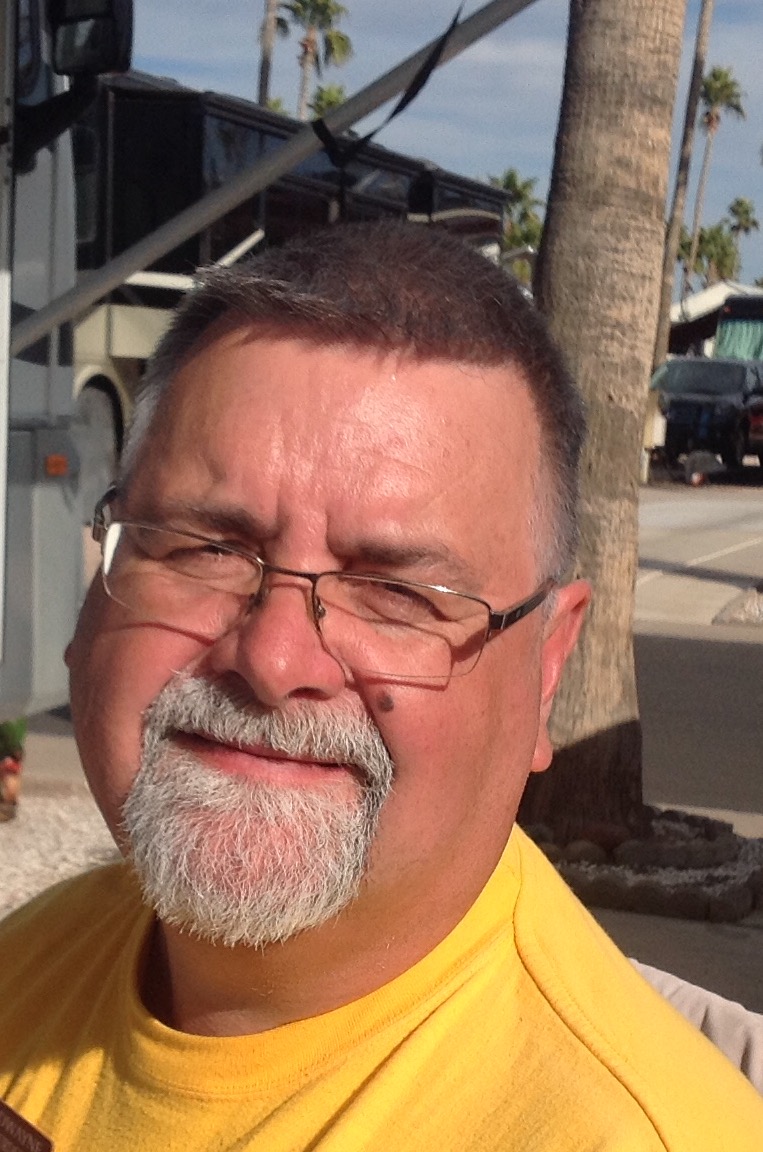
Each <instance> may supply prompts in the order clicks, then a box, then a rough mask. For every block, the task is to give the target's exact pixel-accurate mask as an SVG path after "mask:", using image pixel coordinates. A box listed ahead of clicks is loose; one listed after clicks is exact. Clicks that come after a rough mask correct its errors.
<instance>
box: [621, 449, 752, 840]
mask: <svg viewBox="0 0 763 1152" xmlns="http://www.w3.org/2000/svg"><path fill="white" fill-rule="evenodd" d="M747 473H748V474H747V483H746V484H744V485H731V484H729V483H714V484H711V485H708V486H706V487H703V488H699V489H693V488H689V487H688V486H686V485H684V484H673V485H670V486H667V485H664V486H659V487H656V488H648V489H645V490H642V494H641V506H640V549H639V553H640V561H639V573H638V578H637V585H636V625H635V626H636V667H637V675H638V681H639V699H640V705H641V715H642V722H643V728H644V791H645V794H646V798H647V799H648V800H649V801H651V802H653V803H665V804H677V805H680V806H681V807H687V806H693V807H700V808H710V809H719V810H722V811H723V812H725V813H727V814H728V818H729V819H733V820H734V821H735V823H736V825H737V827H738V829H739V831H742V832H745V833H747V834H749V835H757V836H763V616H762V617H761V620H760V622H759V623H758V624H752V623H748V624H745V625H729V624H723V623H713V621H714V620H716V618H717V616H718V614H719V613H722V612H723V610H724V609H728V607H729V605H734V604H738V603H740V602H741V601H742V600H744V598H745V596H747V597H748V598H749V596H750V590H751V589H753V588H755V587H756V586H757V585H758V584H763V483H762V482H761V481H763V473H762V472H761V470H759V469H749V470H747ZM756 603H757V598H756ZM760 603H761V607H762V608H763V597H761V598H760ZM737 814H741V815H737ZM745 814H751V815H745Z"/></svg>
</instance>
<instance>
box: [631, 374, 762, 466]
mask: <svg viewBox="0 0 763 1152" xmlns="http://www.w3.org/2000/svg"><path fill="white" fill-rule="evenodd" d="M651 386H652V389H654V390H655V391H656V392H657V393H658V403H659V408H660V411H661V412H662V414H663V416H664V417H665V421H666V427H665V459H666V461H667V462H668V464H675V462H676V461H677V460H678V457H679V456H680V455H682V454H683V453H688V452H694V451H696V450H697V449H704V450H706V451H709V452H715V453H717V454H718V455H719V456H720V457H721V459H722V460H723V463H724V464H725V465H726V467H727V468H734V469H736V468H741V466H742V461H743V459H744V457H745V456H746V455H748V453H753V454H756V455H758V458H759V460H760V461H761V464H763V458H761V453H763V443H758V437H757V436H756V435H755V429H753V436H752V438H751V436H750V422H751V416H752V417H753V424H754V425H756V426H757V423H758V420H757V411H756V405H757V402H758V400H763V361H761V360H705V359H702V358H697V359H680V358H679V359H676V360H668V361H667V362H666V363H665V364H661V365H660V367H659V368H658V369H657V371H656V372H655V374H654V376H653V377H652V385H651ZM753 413H754V414H755V415H753Z"/></svg>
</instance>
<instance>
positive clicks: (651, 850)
mask: <svg viewBox="0 0 763 1152" xmlns="http://www.w3.org/2000/svg"><path fill="white" fill-rule="evenodd" d="M661 847H662V845H661V844H660V843H659V842H658V841H656V840H626V841H625V842H624V843H623V844H620V845H619V846H618V847H617V848H615V850H614V852H613V853H612V858H613V859H614V861H615V863H616V864H622V865H625V866H626V867H627V868H637V869H638V868H653V867H655V866H656V865H658V864H659V863H660V849H661Z"/></svg>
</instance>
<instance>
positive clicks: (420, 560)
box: [351, 540, 482, 590]
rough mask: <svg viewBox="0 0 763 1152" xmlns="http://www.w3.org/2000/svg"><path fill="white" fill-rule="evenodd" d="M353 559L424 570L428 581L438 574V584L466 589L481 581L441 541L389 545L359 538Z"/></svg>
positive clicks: (399, 569) (389, 567) (391, 568)
mask: <svg viewBox="0 0 763 1152" xmlns="http://www.w3.org/2000/svg"><path fill="white" fill-rule="evenodd" d="M351 555H352V558H353V559H354V560H360V561H362V562H363V563H365V564H368V565H369V566H372V567H376V568H380V569H384V570H387V571H392V572H400V573H401V574H402V573H404V572H408V573H410V571H411V570H412V569H419V570H420V569H424V574H425V576H426V581H425V582H426V583H431V580H430V579H429V577H431V576H432V575H435V578H436V583H438V584H442V585H444V586H447V587H450V586H453V588H454V590H456V589H457V588H458V587H459V586H463V587H464V588H465V589H469V590H472V589H475V590H476V589H478V588H479V587H481V584H482V581H481V579H480V577H479V575H478V574H477V572H475V570H474V568H473V567H472V566H471V565H470V564H468V563H467V562H466V560H464V559H463V558H462V557H461V556H458V555H457V554H456V553H455V552H452V551H451V550H450V549H449V548H447V547H445V546H444V545H440V544H421V545H415V544H414V545H408V544H392V543H389V544H386V543H380V542H378V541H372V540H359V541H357V542H355V544H354V545H353V547H352V549H351Z"/></svg>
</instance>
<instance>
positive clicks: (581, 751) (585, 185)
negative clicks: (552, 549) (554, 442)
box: [520, 0, 685, 841]
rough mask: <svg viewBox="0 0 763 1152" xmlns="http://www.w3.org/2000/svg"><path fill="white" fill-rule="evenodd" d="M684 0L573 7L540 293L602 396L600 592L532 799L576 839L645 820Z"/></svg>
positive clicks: (583, 566)
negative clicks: (642, 706) (662, 382)
mask: <svg viewBox="0 0 763 1152" xmlns="http://www.w3.org/2000/svg"><path fill="white" fill-rule="evenodd" d="M684 9H685V0H571V4H570V23H569V35H568V45H567V63H566V68H565V78H564V92H563V96H562V108H561V114H560V120H559V128H558V132H557V138H556V148H555V155H554V168H553V174H552V179H551V189H550V193H549V201H548V211H547V215H546V222H545V226H544V230H543V239H542V242H541V250H540V255H539V260H538V266H537V269H536V279H535V293H536V299H537V301H538V303H539V306H540V308H541V309H542V311H543V312H545V313H546V315H547V317H548V320H549V323H550V326H551V330H552V332H553V334H554V335H555V337H556V338H557V340H558V341H559V343H560V345H561V348H562V350H563V352H564V353H565V355H566V358H567V361H568V363H569V365H570V367H571V369H572V372H573V374H574V375H575V377H576V379H577V380H578V383H579V385H580V387H581V389H582V391H583V395H584V397H585V399H586V403H587V405H588V414H589V426H590V432H589V436H588V441H587V444H586V448H585V451H584V458H583V467H582V492H581V531H582V539H581V547H580V550H579V554H578V558H577V562H576V566H575V568H576V572H579V573H583V574H584V575H586V576H587V577H589V578H590V579H591V580H592V581H593V584H594V588H595V595H594V601H593V607H592V611H591V614H590V616H589V618H588V622H587V624H586V626H585V630H584V633H583V637H582V642H581V644H580V646H579V648H578V650H577V652H576V654H575V655H574V656H573V658H572V660H571V662H570V663H571V667H570V669H569V671H568V673H567V675H566V678H565V681H564V683H563V684H562V688H561V691H560V693H559V696H558V697H557V704H556V708H555V711H554V717H553V735H554V739H555V743H556V746H557V751H556V754H555V756H554V763H553V765H552V767H551V769H550V770H549V771H548V772H546V773H541V774H540V775H537V776H535V777H533V779H532V780H531V781H530V785H529V787H528V790H527V792H526V794H525V798H524V799H523V802H522V808H521V810H520V819H523V820H524V821H525V822H529V821H533V822H535V821H541V822H542V823H548V824H550V826H551V828H552V829H553V830H555V831H556V834H557V837H558V838H559V839H561V840H563V841H566V840H569V839H570V838H572V837H574V836H576V835H579V834H584V833H586V832H587V833H588V834H589V835H594V836H595V833H594V832H593V829H594V828H595V829H600V828H601V827H602V826H604V825H606V826H608V827H610V828H611V827H612V826H613V825H616V826H617V827H618V828H619V829H621V830H622V829H623V828H639V827H641V826H642V825H643V822H644V819H645V814H644V808H643V804H642V799H641V728H640V722H639V712H638V701H637V697H636V682H635V672H634V662H633V637H632V616H633V590H634V580H635V572H636V563H637V527H638V521H637V515H638V471H639V463H640V455H641V441H642V425H643V413H644V408H645V405H646V398H647V390H648V381H649V375H650V370H651V364H652V352H653V350H654V338H655V333H656V328H657V304H658V298H659V288H660V269H661V265H662V253H663V248H664V243H665V198H666V191H667V183H668V170H669V160H670V129H671V120H672V113H673V103H674V100H675V90H676V81H677V76H678V64H679V59H680V54H681V41H682V30H683V18H684ZM634 77H638V83H635V82H634Z"/></svg>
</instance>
